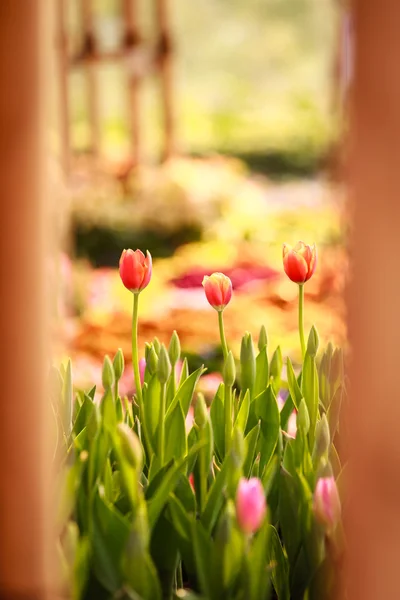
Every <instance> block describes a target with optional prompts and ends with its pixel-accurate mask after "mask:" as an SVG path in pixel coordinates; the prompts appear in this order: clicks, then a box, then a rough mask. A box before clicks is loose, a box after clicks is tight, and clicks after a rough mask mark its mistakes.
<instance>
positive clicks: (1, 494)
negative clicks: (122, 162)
mask: <svg viewBox="0 0 400 600" xmlns="http://www.w3.org/2000/svg"><path fill="white" fill-rule="evenodd" d="M45 4H46V3H45V2H44V1H42V0H30V1H29V2H26V0H2V2H0V87H1V89H2V90H3V93H2V96H1V99H0V131H1V136H0V157H1V160H0V177H1V189H2V198H3V203H2V210H1V227H2V234H1V236H0V270H1V278H0V332H1V344H0V381H1V401H0V456H1V476H0V532H1V535H0V597H1V598H27V599H29V598H32V599H33V598H37V599H38V600H42V599H44V598H50V597H54V598H56V597H57V596H56V594H50V593H48V594H47V592H48V589H47V588H48V586H47V579H48V576H49V570H50V569H49V568H48V565H46V556H47V551H48V537H47V531H48V529H49V527H50V526H51V522H52V517H51V512H49V508H50V506H51V504H50V502H49V495H50V486H49V479H48V475H49V469H48V463H47V460H46V451H45V446H46V444H47V443H48V439H49V433H50V432H49V421H48V418H47V416H48V406H47V403H46V394H45V385H44V379H45V373H44V372H45V366H46V363H45V360H46V350H45V331H46V327H45V322H44V317H45V314H46V310H45V294H44V291H43V284H44V251H43V245H44V241H45V239H46V236H45V229H44V203H43V188H42V184H43V170H44V151H43V148H44V136H43V133H44V124H43V120H42V118H41V113H42V110H43V107H44V105H43V101H44V94H43V91H44V85H43V80H42V79H41V77H42V75H43V74H44V72H45V69H44V67H43V63H42V59H43V58H44V53H42V52H41V46H42V44H43V40H44V38H45V39H46V40H48V31H47V28H46V24H45V23H44V20H43V19H42V17H43V13H44V9H45ZM49 48H50V44H48V45H47V44H46V51H47V56H48V52H49ZM53 554H54V552H53Z"/></svg>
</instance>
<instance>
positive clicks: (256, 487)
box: [236, 477, 267, 533]
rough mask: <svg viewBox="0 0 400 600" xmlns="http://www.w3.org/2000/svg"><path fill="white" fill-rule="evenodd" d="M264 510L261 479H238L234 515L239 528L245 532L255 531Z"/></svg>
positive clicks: (261, 520)
mask: <svg viewBox="0 0 400 600" xmlns="http://www.w3.org/2000/svg"><path fill="white" fill-rule="evenodd" d="M266 510H267V503H266V500H265V494H264V488H263V486H262V483H261V481H260V480H259V479H258V478H256V477H252V478H251V479H249V480H247V479H244V478H242V479H240V481H239V485H238V489H237V493H236V517H237V520H238V524H239V527H240V528H241V530H242V531H244V532H245V533H254V532H255V531H257V530H258V529H259V528H260V527H261V525H262V522H263V520H264V517H265V513H266Z"/></svg>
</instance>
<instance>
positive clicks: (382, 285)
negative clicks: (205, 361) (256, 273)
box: [341, 0, 400, 600]
mask: <svg viewBox="0 0 400 600" xmlns="http://www.w3.org/2000/svg"><path fill="white" fill-rule="evenodd" d="M354 10H355V32H356V48H355V60H356V63H355V80H354V94H353V99H352V100H353V111H352V112H353V114H352V141H351V148H350V150H351V161H350V193H351V196H352V199H353V202H352V210H353V213H354V221H353V229H354V231H353V235H352V240H351V253H352V275H353V277H352V283H351V287H350V290H349V301H348V302H349V331H350V342H351V346H352V369H351V375H352V385H351V397H350V403H349V412H348V430H349V434H350V435H349V445H350V447H349V450H350V452H351V456H352V462H351V467H350V473H349V478H348V482H349V486H350V489H349V500H350V505H349V511H348V515H347V522H348V534H349V547H350V552H349V564H348V575H349V577H348V583H349V594H348V596H347V597H348V598H351V599H353V598H355V599H357V600H358V599H362V600H376V599H377V598H397V597H398V595H399V586H398V581H399V560H400V510H399V507H400V442H399V424H400V397H399V360H400V353H399V340H400V318H399V307H400V270H399V259H398V257H399V238H400V176H399V160H400V111H399V106H400V77H399V74H398V71H399V67H398V57H399V56H400V36H399V24H400V3H399V2H398V0H369V1H368V2H365V0H355V1H354ZM341 597H343V596H341Z"/></svg>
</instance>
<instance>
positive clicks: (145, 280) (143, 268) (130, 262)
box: [119, 249, 152, 293]
mask: <svg viewBox="0 0 400 600" xmlns="http://www.w3.org/2000/svg"><path fill="white" fill-rule="evenodd" d="M151 271H152V261H151V254H150V252H149V251H147V254H146V256H145V255H144V254H143V252H142V251H141V250H136V251H134V250H130V249H129V250H124V251H123V252H122V254H121V258H120V259H119V274H120V276H121V279H122V283H123V284H124V286H125V287H126V288H128V290H130V291H131V292H133V293H137V292H141V291H142V290H144V288H145V287H146V286H147V285H148V284H149V282H150V279H151Z"/></svg>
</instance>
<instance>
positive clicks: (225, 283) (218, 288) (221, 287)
mask: <svg viewBox="0 0 400 600" xmlns="http://www.w3.org/2000/svg"><path fill="white" fill-rule="evenodd" d="M203 287H204V291H205V293H206V298H207V300H208V302H209V303H210V304H211V306H212V307H213V308H215V310H217V311H222V310H224V308H225V307H226V305H227V304H229V302H230V300H231V298H232V282H231V280H230V279H229V277H227V276H226V275H224V274H223V273H213V274H212V275H210V276H209V277H208V276H207V275H206V276H205V277H204V279H203Z"/></svg>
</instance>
